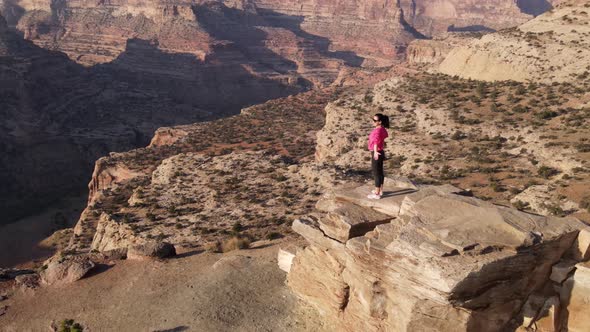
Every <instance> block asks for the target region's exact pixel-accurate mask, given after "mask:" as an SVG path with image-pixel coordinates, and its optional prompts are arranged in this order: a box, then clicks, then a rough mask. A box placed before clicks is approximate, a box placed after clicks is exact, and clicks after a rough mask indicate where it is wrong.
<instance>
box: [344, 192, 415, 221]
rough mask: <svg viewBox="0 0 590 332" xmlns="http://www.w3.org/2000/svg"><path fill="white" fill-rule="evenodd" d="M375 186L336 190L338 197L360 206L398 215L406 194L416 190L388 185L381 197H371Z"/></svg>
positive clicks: (393, 215)
mask: <svg viewBox="0 0 590 332" xmlns="http://www.w3.org/2000/svg"><path fill="white" fill-rule="evenodd" d="M373 189H374V188H373V187H372V186H371V185H363V186H360V187H356V188H344V189H340V190H337V191H336V192H334V195H335V196H336V199H338V200H341V201H346V202H350V203H354V204H356V205H359V206H363V207H368V208H373V209H375V210H377V211H379V212H381V213H384V214H387V215H390V216H392V217H397V216H398V215H399V211H400V208H401V205H402V201H403V200H404V197H406V195H408V194H411V193H414V192H416V190H414V189H411V188H400V187H392V186H387V185H385V187H384V188H383V193H384V195H383V197H381V199H369V198H367V195H369V194H370V193H371V190H373Z"/></svg>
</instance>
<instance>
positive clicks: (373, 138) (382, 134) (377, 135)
mask: <svg viewBox="0 0 590 332" xmlns="http://www.w3.org/2000/svg"><path fill="white" fill-rule="evenodd" d="M387 137H389V134H388V133H387V130H385V128H383V127H377V128H375V129H373V131H372V132H371V134H369V145H368V148H369V150H370V151H373V147H374V146H375V144H377V151H383V145H384V141H385V139H386V138H387Z"/></svg>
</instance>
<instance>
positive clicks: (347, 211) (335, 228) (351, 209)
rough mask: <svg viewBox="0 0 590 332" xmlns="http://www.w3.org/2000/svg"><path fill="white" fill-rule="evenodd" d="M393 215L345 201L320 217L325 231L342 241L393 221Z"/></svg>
mask: <svg viewBox="0 0 590 332" xmlns="http://www.w3.org/2000/svg"><path fill="white" fill-rule="evenodd" d="M391 219H392V218H391V216H388V215H386V214H383V213H380V212H377V211H375V210H373V209H367V208H362V207H360V206H358V205H355V204H352V203H348V202H346V203H343V204H341V206H340V207H338V208H337V209H335V210H334V211H332V212H328V213H327V214H326V215H325V216H323V217H321V218H320V219H319V226H320V229H321V230H322V231H324V233H325V234H326V235H327V236H329V237H331V238H333V239H335V240H338V241H340V242H342V243H345V242H346V241H348V239H350V238H353V237H356V236H361V235H364V234H366V233H367V232H369V231H371V230H373V229H374V228H375V226H377V225H380V224H384V223H387V222H389V221H391Z"/></svg>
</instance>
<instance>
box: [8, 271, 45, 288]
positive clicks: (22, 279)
mask: <svg viewBox="0 0 590 332" xmlns="http://www.w3.org/2000/svg"><path fill="white" fill-rule="evenodd" d="M14 281H15V282H16V286H17V287H19V288H20V289H21V290H28V289H35V288H37V287H39V282H40V279H39V275H38V274H37V273H31V274H22V275H19V276H17V277H16V278H14Z"/></svg>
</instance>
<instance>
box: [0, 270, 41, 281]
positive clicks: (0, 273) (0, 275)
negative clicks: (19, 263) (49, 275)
mask: <svg viewBox="0 0 590 332" xmlns="http://www.w3.org/2000/svg"><path fill="white" fill-rule="evenodd" d="M34 272H35V271H32V270H20V269H13V268H8V269H4V268H0V281H3V280H12V279H15V278H16V277H18V276H20V275H23V274H31V273H34Z"/></svg>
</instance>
